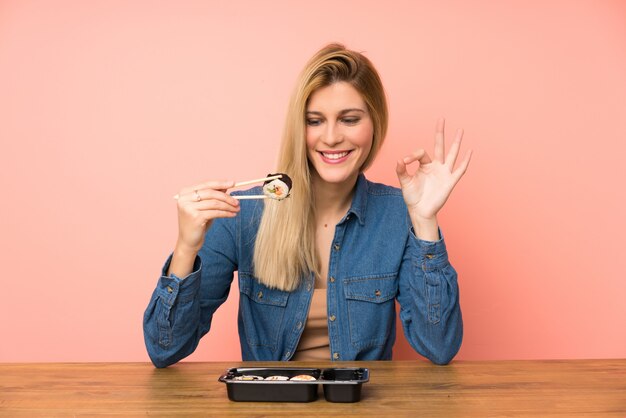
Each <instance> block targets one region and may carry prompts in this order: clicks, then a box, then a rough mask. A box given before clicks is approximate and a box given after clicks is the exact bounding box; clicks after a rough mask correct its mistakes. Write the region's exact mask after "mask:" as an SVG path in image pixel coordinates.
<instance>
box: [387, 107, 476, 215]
mask: <svg viewBox="0 0 626 418" xmlns="http://www.w3.org/2000/svg"><path fill="white" fill-rule="evenodd" d="M444 126H445V120H444V119H440V120H439V121H438V122H437V131H436V134H435V154H434V159H433V160H431V159H430V157H429V156H428V154H427V153H426V151H425V150H424V149H420V150H417V151H415V152H414V153H413V154H411V155H408V156H406V157H404V158H403V159H402V160H399V161H398V163H397V165H396V173H397V174H398V179H399V180H400V186H401V187H402V194H403V196H404V201H405V202H406V205H407V208H408V210H409V214H410V216H411V220H412V221H413V224H414V225H415V224H416V223H417V224H419V223H433V222H435V223H436V217H437V213H438V212H439V210H440V209H441V208H442V207H443V205H444V203H446V200H448V197H450V193H451V192H452V189H453V188H454V186H455V185H456V184H457V183H458V181H459V180H460V179H461V177H462V176H463V174H464V173H465V171H466V170H467V167H468V165H469V162H470V158H471V156H472V151H471V150H470V151H468V152H467V153H466V155H465V158H464V159H463V161H461V163H460V165H459V166H458V167H457V168H456V169H455V168H454V164H455V162H456V159H457V156H458V155H459V149H460V148H461V140H462V139H463V130H461V129H460V130H458V131H457V134H456V138H455V140H454V142H453V143H452V145H451V146H450V150H449V151H448V155H445V141H444ZM416 161H417V162H418V163H419V167H418V168H417V170H416V171H415V173H414V174H413V175H410V174H409V173H408V172H407V165H409V164H412V163H414V162H416Z"/></svg>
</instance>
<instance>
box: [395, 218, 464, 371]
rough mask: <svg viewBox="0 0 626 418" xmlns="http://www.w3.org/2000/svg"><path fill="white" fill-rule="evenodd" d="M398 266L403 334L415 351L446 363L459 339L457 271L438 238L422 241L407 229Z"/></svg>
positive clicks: (441, 239) (437, 361) (454, 352)
mask: <svg viewBox="0 0 626 418" xmlns="http://www.w3.org/2000/svg"><path fill="white" fill-rule="evenodd" d="M409 235H410V236H409V239H408V241H407V244H406V247H405V252H404V256H403V259H402V265H401V268H400V278H399V288H398V302H399V304H400V319H401V321H402V326H403V329H404V335H405V336H406V339H407V340H408V342H409V344H410V345H411V346H412V347H413V349H414V350H416V351H417V352H418V353H420V354H421V355H423V356H424V357H426V358H428V359H429V360H430V361H432V362H433V363H435V364H447V363H449V362H450V361H451V360H452V358H454V356H455V355H456V353H457V352H458V351H459V349H460V347H461V342H462V340H463V319H462V316H461V307H460V304H459V287H458V284H457V273H456V271H455V270H454V268H453V267H452V265H451V264H450V262H449V260H448V252H447V250H446V245H445V242H444V240H443V237H442V235H441V232H440V237H441V238H440V240H439V241H435V242H430V241H423V240H420V239H419V238H417V237H416V236H415V234H414V232H413V230H412V229H411V233H410V234H409Z"/></svg>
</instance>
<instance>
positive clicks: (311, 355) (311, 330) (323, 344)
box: [292, 288, 331, 361]
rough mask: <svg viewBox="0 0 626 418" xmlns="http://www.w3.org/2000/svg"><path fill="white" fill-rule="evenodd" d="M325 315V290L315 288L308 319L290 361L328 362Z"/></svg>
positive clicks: (328, 348)
mask: <svg viewBox="0 0 626 418" xmlns="http://www.w3.org/2000/svg"><path fill="white" fill-rule="evenodd" d="M327 315H328V313H327V308H326V289H317V288H316V289H314V290H313V297H312V298H311V308H310V309H309V317H308V318H307V321H306V326H305V327H304V331H302V336H301V337H300V343H299V344H298V348H297V349H296V353H295V354H294V355H293V358H292V360H299V361H313V360H316V361H318V360H326V361H328V360H330V359H331V358H330V342H329V340H328V316H327Z"/></svg>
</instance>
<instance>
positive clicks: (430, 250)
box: [409, 227, 449, 271]
mask: <svg viewBox="0 0 626 418" xmlns="http://www.w3.org/2000/svg"><path fill="white" fill-rule="evenodd" d="M410 235H411V236H410V238H409V239H410V241H411V248H412V249H413V254H414V256H415V257H417V260H418V262H419V265H420V266H422V269H423V270H424V271H429V270H436V269H439V268H441V267H443V266H445V265H447V264H449V261H448V250H447V249H446V243H445V241H444V239H443V234H442V232H441V229H439V241H424V240H421V239H419V238H418V237H417V235H415V231H414V230H413V227H411V234H410Z"/></svg>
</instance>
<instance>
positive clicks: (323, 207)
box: [311, 173, 358, 221]
mask: <svg viewBox="0 0 626 418" xmlns="http://www.w3.org/2000/svg"><path fill="white" fill-rule="evenodd" d="M357 178H358V174H355V175H354V178H351V179H349V180H348V181H345V182H342V183H327V182H325V181H324V180H322V179H321V178H320V177H319V176H318V175H317V173H312V178H311V186H312V191H313V195H314V196H315V213H316V218H317V219H318V221H324V220H331V219H333V220H334V218H337V219H336V221H338V220H339V219H341V218H342V217H343V215H345V214H346V212H347V211H348V209H349V208H350V205H351V204H352V196H353V194H354V187H355V185H356V181H357Z"/></svg>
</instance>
